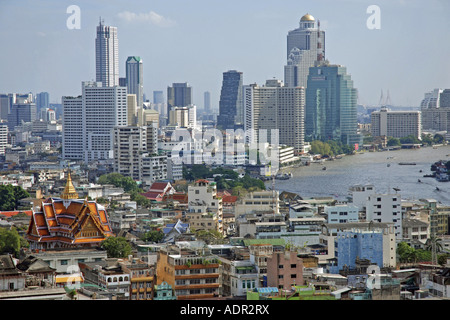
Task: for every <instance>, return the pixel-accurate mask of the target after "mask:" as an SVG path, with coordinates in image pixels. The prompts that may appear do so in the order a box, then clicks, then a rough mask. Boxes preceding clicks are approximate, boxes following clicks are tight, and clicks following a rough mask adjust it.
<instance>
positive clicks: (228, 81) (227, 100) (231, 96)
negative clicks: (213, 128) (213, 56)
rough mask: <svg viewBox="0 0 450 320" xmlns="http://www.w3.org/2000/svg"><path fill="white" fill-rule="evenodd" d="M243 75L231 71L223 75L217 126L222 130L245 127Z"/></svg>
mask: <svg viewBox="0 0 450 320" xmlns="http://www.w3.org/2000/svg"><path fill="white" fill-rule="evenodd" d="M242 85H243V73H242V72H239V71H236V70H230V71H227V72H224V73H223V81H222V90H221V92H220V101H219V117H218V118H217V126H218V127H219V128H221V129H222V130H226V129H234V128H239V127H241V128H242V127H243V126H244V107H243V102H242Z"/></svg>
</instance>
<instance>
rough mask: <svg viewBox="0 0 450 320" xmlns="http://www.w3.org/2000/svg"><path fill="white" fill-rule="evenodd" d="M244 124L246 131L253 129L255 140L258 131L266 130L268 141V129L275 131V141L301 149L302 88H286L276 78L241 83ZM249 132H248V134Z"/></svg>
mask: <svg viewBox="0 0 450 320" xmlns="http://www.w3.org/2000/svg"><path fill="white" fill-rule="evenodd" d="M243 96H244V98H243V99H244V108H245V126H244V129H245V130H246V131H247V132H251V131H252V130H253V131H254V133H255V135H256V137H253V136H251V137H250V138H249V139H250V141H253V142H257V141H259V138H260V136H259V135H260V130H261V129H264V130H267V142H269V143H273V142H272V141H271V137H272V132H271V130H278V143H279V144H283V145H287V146H290V147H293V148H294V149H295V151H297V152H301V151H303V149H304V106H305V90H304V88H302V87H285V86H284V84H283V82H282V81H280V80H277V79H271V80H267V81H266V85H265V86H258V85H256V84H252V85H245V86H243ZM250 135H251V134H250Z"/></svg>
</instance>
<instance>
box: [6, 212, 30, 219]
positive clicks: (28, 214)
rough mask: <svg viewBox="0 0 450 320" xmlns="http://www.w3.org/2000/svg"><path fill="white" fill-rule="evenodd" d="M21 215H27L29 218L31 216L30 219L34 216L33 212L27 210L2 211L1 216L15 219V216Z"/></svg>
mask: <svg viewBox="0 0 450 320" xmlns="http://www.w3.org/2000/svg"><path fill="white" fill-rule="evenodd" d="M19 213H25V214H26V215H27V216H30V217H31V215H32V212H31V210H25V211H0V215H3V216H5V217H8V218H10V217H13V216H15V215H17V214H19Z"/></svg>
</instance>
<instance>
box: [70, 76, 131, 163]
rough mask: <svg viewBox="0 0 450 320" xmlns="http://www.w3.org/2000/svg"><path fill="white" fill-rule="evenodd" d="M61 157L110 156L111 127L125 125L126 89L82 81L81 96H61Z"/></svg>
mask: <svg viewBox="0 0 450 320" xmlns="http://www.w3.org/2000/svg"><path fill="white" fill-rule="evenodd" d="M62 102H63V113H64V116H63V157H64V158H69V159H80V158H81V159H82V160H84V161H85V162H90V161H94V160H106V159H112V158H113V137H112V134H113V129H114V127H116V126H126V125H127V119H128V117H127V89H126V88H125V87H119V86H115V87H106V86H102V84H101V83H100V82H91V81H86V82H83V83H82V95H81V96H80V97H63V99H62Z"/></svg>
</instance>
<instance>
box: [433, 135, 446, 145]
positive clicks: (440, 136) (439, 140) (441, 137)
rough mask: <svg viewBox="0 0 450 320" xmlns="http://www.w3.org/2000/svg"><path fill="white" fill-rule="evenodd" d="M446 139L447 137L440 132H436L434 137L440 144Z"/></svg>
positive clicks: (435, 141)
mask: <svg viewBox="0 0 450 320" xmlns="http://www.w3.org/2000/svg"><path fill="white" fill-rule="evenodd" d="M444 141H445V138H444V137H443V136H442V135H441V134H439V133H436V134H435V135H434V137H433V142H434V143H437V144H440V143H444Z"/></svg>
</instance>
